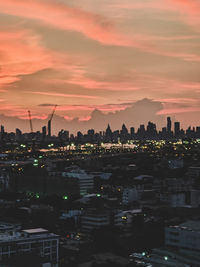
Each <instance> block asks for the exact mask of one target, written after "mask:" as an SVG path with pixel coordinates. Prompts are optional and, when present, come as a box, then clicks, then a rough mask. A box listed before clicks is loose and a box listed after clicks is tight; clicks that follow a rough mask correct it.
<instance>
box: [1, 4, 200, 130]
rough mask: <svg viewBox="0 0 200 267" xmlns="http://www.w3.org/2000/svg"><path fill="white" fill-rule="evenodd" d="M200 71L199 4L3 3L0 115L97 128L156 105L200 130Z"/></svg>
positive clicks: (163, 112)
mask: <svg viewBox="0 0 200 267" xmlns="http://www.w3.org/2000/svg"><path fill="white" fill-rule="evenodd" d="M199 72H200V1H199V0H101V1H99V0H76V1H72V0H5V1H0V104H1V105H0V114H3V115H6V116H11V117H18V118H21V119H27V110H31V112H32V117H33V118H37V119H40V118H41V119H43V120H44V119H46V118H47V116H48V114H49V113H51V110H52V106H53V105H54V104H57V105H58V108H57V111H56V114H57V115H59V116H61V117H64V118H65V120H66V121H71V120H73V119H74V118H76V117H78V118H79V120H80V121H87V120H90V118H91V113H92V112H93V111H94V110H95V109H99V110H100V111H102V112H103V113H109V112H118V111H119V112H120V111H122V110H125V109H127V108H129V106H130V105H132V104H133V103H135V102H137V101H138V100H141V99H144V98H148V99H151V100H154V101H158V102H159V103H161V104H162V109H161V110H159V111H158V114H160V115H165V116H167V115H170V116H172V117H174V118H175V119H178V120H181V122H182V125H183V126H185V127H186V126H187V125H188V124H189V123H190V122H191V118H192V123H193V124H195V125H200V120H199V117H200V105H199V104H200V75H199ZM0 119H1V117H0ZM0 124H1V121H0ZM16 127H17V125H16Z"/></svg>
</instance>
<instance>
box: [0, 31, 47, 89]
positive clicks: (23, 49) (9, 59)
mask: <svg viewBox="0 0 200 267" xmlns="http://www.w3.org/2000/svg"><path fill="white" fill-rule="evenodd" d="M0 43H1V46H0V87H4V86H6V85H8V84H11V83H14V82H16V81H19V80H20V76H21V75H27V74H31V73H33V72H37V71H40V70H43V69H46V68H49V67H52V62H51V57H50V56H49V54H48V53H47V51H45V49H44V48H41V46H40V42H39V38H38V36H37V35H35V34H33V33H30V32H28V31H18V32H17V31H16V32H2V31H1V32H0Z"/></svg>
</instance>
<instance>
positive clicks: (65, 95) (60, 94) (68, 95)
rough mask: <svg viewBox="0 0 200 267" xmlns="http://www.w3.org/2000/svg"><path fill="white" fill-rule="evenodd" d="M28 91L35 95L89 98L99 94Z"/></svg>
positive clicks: (94, 97)
mask: <svg viewBox="0 0 200 267" xmlns="http://www.w3.org/2000/svg"><path fill="white" fill-rule="evenodd" d="M26 93H31V94H35V95H46V96H53V97H68V98H69V97H73V98H88V99H96V98H97V96H90V95H80V94H63V93H53V92H38V91H35V92H33V91H27V92H26Z"/></svg>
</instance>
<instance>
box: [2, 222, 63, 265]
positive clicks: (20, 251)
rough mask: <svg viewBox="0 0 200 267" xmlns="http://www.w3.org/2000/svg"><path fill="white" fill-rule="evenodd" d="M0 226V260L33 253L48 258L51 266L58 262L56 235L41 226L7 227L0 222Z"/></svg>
mask: <svg viewBox="0 0 200 267" xmlns="http://www.w3.org/2000/svg"><path fill="white" fill-rule="evenodd" d="M1 226H2V227H1ZM1 226H0V229H1V232H0V262H4V261H6V260H7V259H8V258H11V257H15V256H17V255H27V254H30V253H33V254H35V255H38V256H40V257H43V258H45V259H48V261H49V262H50V263H52V266H56V264H57V262H58V243H59V237H58V235H56V234H53V233H49V232H48V231H47V230H45V229H42V228H36V229H28V230H19V229H17V228H16V227H14V226H13V227H11V226H9V228H8V227H6V226H5V224H1ZM53 264H54V265H53Z"/></svg>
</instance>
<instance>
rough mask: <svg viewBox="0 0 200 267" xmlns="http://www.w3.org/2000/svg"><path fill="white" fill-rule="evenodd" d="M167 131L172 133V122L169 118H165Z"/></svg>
mask: <svg viewBox="0 0 200 267" xmlns="http://www.w3.org/2000/svg"><path fill="white" fill-rule="evenodd" d="M167 131H168V132H169V133H171V131H172V121H171V118H170V117H167Z"/></svg>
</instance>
